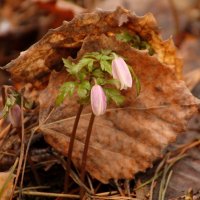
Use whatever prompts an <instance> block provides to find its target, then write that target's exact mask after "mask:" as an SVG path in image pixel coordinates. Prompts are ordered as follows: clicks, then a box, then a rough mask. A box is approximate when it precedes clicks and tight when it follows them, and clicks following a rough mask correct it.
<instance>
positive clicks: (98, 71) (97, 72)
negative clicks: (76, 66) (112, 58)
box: [92, 68, 104, 78]
mask: <svg viewBox="0 0 200 200" xmlns="http://www.w3.org/2000/svg"><path fill="white" fill-rule="evenodd" d="M92 75H93V76H94V77H95V78H103V77H104V73H103V71H102V70H101V69H100V68H98V69H95V70H94V71H93V72H92Z"/></svg>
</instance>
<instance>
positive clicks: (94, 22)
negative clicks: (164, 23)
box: [5, 8, 182, 87]
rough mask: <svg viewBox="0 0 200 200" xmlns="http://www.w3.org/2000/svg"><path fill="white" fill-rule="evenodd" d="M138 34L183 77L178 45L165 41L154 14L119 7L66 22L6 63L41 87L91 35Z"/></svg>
mask: <svg viewBox="0 0 200 200" xmlns="http://www.w3.org/2000/svg"><path fill="white" fill-rule="evenodd" d="M123 30H124V31H127V30H128V31H129V32H130V33H132V34H138V35H140V36H141V37H142V38H143V39H145V40H147V41H148V42H149V43H150V44H151V45H152V47H153V48H154V49H155V51H156V56H157V58H158V59H159V60H160V61H161V62H163V63H165V64H167V65H169V66H170V67H171V68H174V69H175V70H176V71H177V72H178V73H177V76H178V77H180V76H181V74H180V71H181V68H182V64H181V61H180V59H178V58H177V57H176V49H175V47H174V44H173V42H172V40H171V39H169V40H167V41H162V40H161V38H160V36H159V34H158V28H157V24H156V21H155V19H154V17H153V15H152V14H150V13H149V14H147V15H145V16H144V17H137V16H136V15H134V14H131V13H130V12H129V11H127V10H124V9H122V8H118V9H117V10H115V11H114V12H103V11H98V12H93V13H88V14H84V15H81V16H79V17H77V18H74V19H73V20H72V21H71V22H64V23H63V25H62V26H61V27H59V28H57V29H55V30H51V31H49V33H47V34H46V35H45V36H44V37H43V38H42V39H41V40H40V41H39V42H38V43H36V44H35V45H33V46H32V47H30V48H29V49H28V51H25V52H23V53H21V55H20V56H19V57H18V58H17V59H15V60H13V61H12V62H10V63H9V64H7V65H6V67H5V69H7V71H9V72H10V73H11V75H12V79H13V81H15V83H16V82H17V83H21V84H22V86H23V85H24V83H27V82H31V83H34V84H35V86H37V87H41V85H42V86H44V85H45V83H46V82H47V81H48V78H49V74H50V73H51V70H52V68H53V69H59V67H60V65H62V61H61V58H62V57H67V56H69V55H71V54H72V50H71V49H79V48H80V47H81V45H82V42H83V40H84V38H85V37H86V36H88V35H95V34H97V35H100V34H108V35H109V34H113V33H119V32H120V31H123Z"/></svg>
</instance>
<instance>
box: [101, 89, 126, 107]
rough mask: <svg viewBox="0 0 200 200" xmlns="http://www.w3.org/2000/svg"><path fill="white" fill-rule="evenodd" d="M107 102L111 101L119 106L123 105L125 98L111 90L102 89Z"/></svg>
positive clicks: (115, 90)
mask: <svg viewBox="0 0 200 200" xmlns="http://www.w3.org/2000/svg"><path fill="white" fill-rule="evenodd" d="M104 91H105V94H106V97H107V99H108V100H112V101H114V102H115V103H116V105H118V106H120V105H122V104H123V103H124V100H125V97H124V96H122V95H121V93H120V91H119V90H117V89H113V88H104Z"/></svg>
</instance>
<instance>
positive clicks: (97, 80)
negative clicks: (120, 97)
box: [96, 78, 105, 85]
mask: <svg viewBox="0 0 200 200" xmlns="http://www.w3.org/2000/svg"><path fill="white" fill-rule="evenodd" d="M96 82H97V84H98V85H105V79H104V78H96Z"/></svg>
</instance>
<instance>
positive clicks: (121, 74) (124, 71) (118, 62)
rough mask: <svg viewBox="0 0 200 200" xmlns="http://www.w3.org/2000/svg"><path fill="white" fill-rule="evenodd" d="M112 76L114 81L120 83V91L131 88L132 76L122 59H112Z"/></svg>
mask: <svg viewBox="0 0 200 200" xmlns="http://www.w3.org/2000/svg"><path fill="white" fill-rule="evenodd" d="M112 74H113V78H114V79H117V80H119V81H120V83H121V87H120V90H122V89H127V87H132V76H131V73H130V71H129V68H128V66H127V64H126V63H125V61H124V59H123V58H121V57H116V58H114V60H113V61H112Z"/></svg>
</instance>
